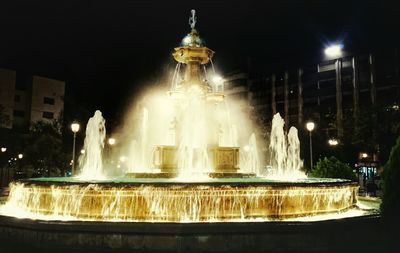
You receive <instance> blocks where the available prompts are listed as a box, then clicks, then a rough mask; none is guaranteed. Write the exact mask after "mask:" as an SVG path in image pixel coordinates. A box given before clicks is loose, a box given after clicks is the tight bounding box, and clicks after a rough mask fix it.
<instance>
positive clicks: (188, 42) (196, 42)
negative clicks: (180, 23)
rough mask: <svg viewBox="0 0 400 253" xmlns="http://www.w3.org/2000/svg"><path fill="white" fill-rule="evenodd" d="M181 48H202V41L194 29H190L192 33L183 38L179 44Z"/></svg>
mask: <svg viewBox="0 0 400 253" xmlns="http://www.w3.org/2000/svg"><path fill="white" fill-rule="evenodd" d="M181 45H182V46H190V47H203V46H204V41H203V40H202V39H201V38H200V36H199V34H198V32H197V31H196V29H194V28H193V29H192V31H191V32H190V33H189V34H188V35H186V36H185V38H183V40H182V42H181Z"/></svg>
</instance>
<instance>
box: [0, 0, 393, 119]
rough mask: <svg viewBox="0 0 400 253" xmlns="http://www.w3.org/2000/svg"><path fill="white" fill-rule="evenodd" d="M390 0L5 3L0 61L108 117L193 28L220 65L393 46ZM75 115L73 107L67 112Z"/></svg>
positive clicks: (0, 12) (168, 61)
mask: <svg viewBox="0 0 400 253" xmlns="http://www.w3.org/2000/svg"><path fill="white" fill-rule="evenodd" d="M398 5H400V4H397V5H396V1H368V0H363V1H361V0H355V1H351V0H348V1H339V0H338V1H326V0H310V1H300V0H292V1H287V0H279V1H278V0H276V1H272V0H268V1H267V0H264V1H261V0H259V1H253V0H242V1H220V0H214V1H208V0H207V1H206V0H199V1H188V0H186V1H176V0H169V1H166V0H163V1H161V0H160V1H149V0H147V1H136V0H129V1H115V0H114V1H105V0H96V1H88V0H84V1H83V0H79V1H75V0H68V1H61V0H57V1H54V0H52V1H50V0H40V1H31V0H26V1H16V0H12V1H11V0H10V1H2V3H1V4H0V24H1V26H0V27H1V30H0V67H8V68H12V69H15V70H17V72H18V71H25V72H27V73H31V74H38V75H44V76H48V77H53V78H56V79H61V80H66V81H67V85H68V86H67V95H69V96H70V97H72V98H73V99H74V101H76V102H78V103H81V102H86V103H87V104H88V106H89V108H90V109H94V108H99V109H101V110H103V111H104V112H105V115H106V117H110V118H114V117H116V116H115V115H118V112H120V111H121V109H122V108H123V107H124V105H125V104H126V103H128V102H130V101H128V100H129V99H130V98H131V97H132V95H133V94H135V93H137V92H138V91H140V89H141V87H142V85H145V84H146V83H149V82H151V81H152V80H155V79H156V77H157V76H160V75H162V74H163V73H165V71H166V70H168V69H169V68H171V67H173V60H172V57H171V56H170V53H171V52H172V49H173V47H174V46H177V45H178V44H179V42H180V40H181V39H182V38H183V37H184V36H185V34H186V33H188V32H189V26H188V24H187V22H188V17H189V12H190V9H192V8H194V9H196V10H197V17H198V23H197V26H196V27H197V29H198V31H199V32H200V35H201V37H203V38H204V39H205V40H206V43H207V46H208V47H210V48H211V49H213V50H215V51H216V55H215V58H214V59H215V62H216V64H217V65H218V68H219V69H221V70H223V71H227V72H228V71H231V70H233V69H235V68H237V67H238V66H241V65H245V63H246V62H247V59H249V58H251V59H252V60H253V61H254V62H265V66H270V67H271V66H275V65H279V64H281V63H282V62H285V63H286V62H288V63H291V64H293V63H296V64H297V62H307V60H308V59H311V58H315V57H316V56H318V55H319V54H320V53H321V51H322V48H323V46H324V44H327V43H329V42H331V41H336V40H342V41H343V43H344V45H345V48H346V49H351V50H357V51H363V50H368V49H369V48H379V47H387V46H393V45H397V44H398V43H399V35H398V34H400V17H399V16H400V15H399V13H400V11H399V7H398ZM72 113H73V112H72Z"/></svg>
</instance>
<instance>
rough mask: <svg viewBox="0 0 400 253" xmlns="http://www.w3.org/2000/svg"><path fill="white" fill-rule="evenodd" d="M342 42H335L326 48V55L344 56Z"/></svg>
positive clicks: (331, 56)
mask: <svg viewBox="0 0 400 253" xmlns="http://www.w3.org/2000/svg"><path fill="white" fill-rule="evenodd" d="M342 48H343V45H342V44H333V45H330V46H328V47H326V48H325V51H324V52H325V55H326V56H327V57H329V58H331V59H332V58H338V57H340V56H342Z"/></svg>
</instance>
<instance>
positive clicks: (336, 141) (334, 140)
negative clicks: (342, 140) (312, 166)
mask: <svg viewBox="0 0 400 253" xmlns="http://www.w3.org/2000/svg"><path fill="white" fill-rule="evenodd" d="M328 143H329V145H331V146H336V145H338V144H339V141H338V140H336V139H329V140H328Z"/></svg>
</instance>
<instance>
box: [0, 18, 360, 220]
mask: <svg viewBox="0 0 400 253" xmlns="http://www.w3.org/2000/svg"><path fill="white" fill-rule="evenodd" d="M189 23H190V27H191V32H190V33H189V34H188V35H187V36H186V37H185V38H184V39H183V41H182V44H181V45H180V46H179V47H177V48H175V49H174V52H173V54H172V55H173V57H174V59H175V60H176V61H177V62H178V63H177V66H176V69H175V72H174V75H173V78H172V85H171V88H170V89H169V91H168V92H167V94H165V96H164V98H163V100H162V101H164V102H163V103H162V104H161V105H160V106H158V107H157V106H155V105H154V104H151V103H150V104H149V105H148V106H149V107H145V108H142V109H141V113H140V114H141V116H140V117H139V118H140V123H137V124H136V126H137V129H138V131H137V132H138V134H137V136H138V137H137V138H136V139H135V140H134V139H133V138H132V139H129V141H127V142H129V143H128V144H127V146H129V148H128V150H129V156H128V158H127V159H128V161H127V164H128V166H127V169H126V171H124V173H126V174H124V175H121V176H117V177H109V176H107V170H109V169H110V168H103V165H102V158H101V154H102V149H103V147H104V138H105V126H104V124H105V121H104V119H103V118H102V117H101V113H100V112H99V111H96V113H95V115H94V117H93V118H91V119H90V120H89V122H88V125H87V129H86V139H85V149H86V150H87V152H86V153H85V157H83V160H82V165H81V174H80V175H77V176H74V177H71V178H39V179H28V180H20V181H17V182H13V183H12V184H11V191H10V195H9V198H8V201H7V203H6V204H5V205H4V206H2V207H1V214H2V215H6V216H16V217H21V218H34V219H44V220H84V221H129V222H136V221H141V222H231V221H241V222H249V221H260V220H261V221H268V220H283V219H288V218H298V217H308V216H315V215H321V214H326V213H339V212H344V211H346V210H348V209H351V208H353V207H354V206H355V204H356V202H357V190H358V186H357V184H356V183H354V182H351V181H348V180H342V179H308V178H307V177H306V175H305V173H304V172H302V171H301V168H302V161H301V159H300V149H299V148H300V143H299V139H298V136H297V129H295V128H293V127H292V128H290V130H289V133H288V134H286V133H285V132H284V124H285V122H284V121H283V119H282V118H281V117H280V115H279V114H277V115H275V116H274V119H273V123H272V130H271V140H270V144H269V147H270V153H271V157H270V164H271V166H272V168H273V170H272V172H270V173H269V172H267V171H266V170H265V169H263V167H262V166H261V158H260V154H259V152H258V146H257V141H256V134H255V133H254V131H253V130H252V129H251V127H248V126H250V124H247V123H246V122H248V121H249V120H248V119H246V118H245V117H242V118H241V116H238V114H239V113H238V112H237V111H235V112H234V113H233V112H232V111H231V105H232V103H231V102H232V101H228V100H229V97H226V96H225V94H224V90H223V84H222V83H221V82H220V80H219V81H218V80H217V81H215V82H213V81H211V82H209V81H208V79H209V75H208V73H207V71H208V70H207V68H206V65H208V64H210V63H211V71H212V70H213V66H212V57H213V55H214V51H212V50H211V49H209V48H207V47H205V45H204V43H203V40H202V39H201V38H200V37H199V34H198V32H197V30H196V29H195V24H196V16H195V13H194V11H192V16H191V17H190V22H189ZM182 70H184V71H183V73H182ZM154 107H156V109H155V110H154ZM157 111H161V112H162V115H160V116H154V115H155V114H156V113H157ZM245 116H246V115H245ZM234 117H236V118H235V120H236V121H235V120H233V118H234ZM121 173H122V172H121Z"/></svg>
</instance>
